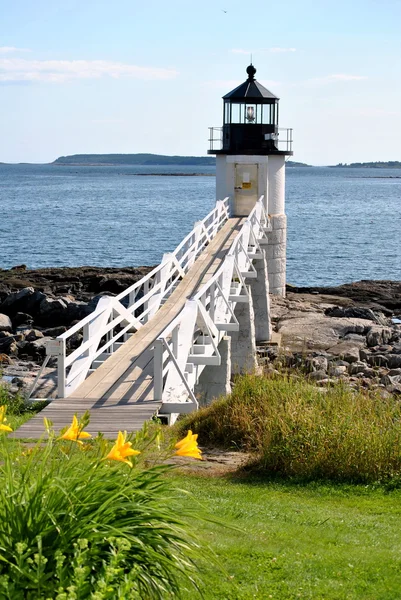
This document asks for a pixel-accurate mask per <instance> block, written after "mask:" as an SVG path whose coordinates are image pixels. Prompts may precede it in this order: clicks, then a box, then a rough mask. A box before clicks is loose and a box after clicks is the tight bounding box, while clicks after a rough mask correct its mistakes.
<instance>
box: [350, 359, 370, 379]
mask: <svg viewBox="0 0 401 600" xmlns="http://www.w3.org/2000/svg"><path fill="white" fill-rule="evenodd" d="M366 367H367V364H366V363H365V362H363V361H361V360H357V361H356V362H353V363H351V364H350V365H349V368H348V372H349V374H350V375H357V373H363V372H364V371H365V369H366Z"/></svg>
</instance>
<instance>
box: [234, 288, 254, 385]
mask: <svg viewBox="0 0 401 600" xmlns="http://www.w3.org/2000/svg"><path fill="white" fill-rule="evenodd" d="M248 292H249V302H239V303H238V304H237V306H236V307H235V316H236V317H237V319H238V322H239V331H233V332H232V333H231V334H230V337H231V371H232V373H234V374H239V373H241V374H243V373H250V372H254V371H255V370H256V369H257V366H258V363H257V358H256V338H255V316H254V312H253V302H252V294H251V291H250V288H249V286H248Z"/></svg>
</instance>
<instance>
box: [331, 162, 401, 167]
mask: <svg viewBox="0 0 401 600" xmlns="http://www.w3.org/2000/svg"><path fill="white" fill-rule="evenodd" d="M330 167H331V168H334V167H336V168H337V167H340V168H342V169H401V162H400V161H399V160H388V161H387V162H365V163H360V162H357V163H349V164H347V163H338V165H330Z"/></svg>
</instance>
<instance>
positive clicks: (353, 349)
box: [328, 341, 360, 363]
mask: <svg viewBox="0 0 401 600" xmlns="http://www.w3.org/2000/svg"><path fill="white" fill-rule="evenodd" d="M328 352H329V353H330V354H331V355H333V356H338V357H339V358H342V359H343V360H345V361H346V362H347V363H353V362H357V361H359V358H360V357H359V346H356V345H355V343H354V342H347V341H344V342H340V343H339V344H336V345H335V346H332V347H331V348H329V349H328Z"/></svg>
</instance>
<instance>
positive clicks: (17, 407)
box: [0, 373, 47, 430]
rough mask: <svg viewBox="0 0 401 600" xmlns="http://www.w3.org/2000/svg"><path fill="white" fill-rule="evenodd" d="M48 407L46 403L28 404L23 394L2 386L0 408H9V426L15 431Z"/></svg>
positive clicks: (0, 389) (0, 388)
mask: <svg viewBox="0 0 401 600" xmlns="http://www.w3.org/2000/svg"><path fill="white" fill-rule="evenodd" d="M0 375H1V373H0ZM46 405H47V402H46V401H39V402H27V401H26V400H25V398H24V397H23V396H22V395H21V394H19V393H18V394H14V393H12V392H10V391H9V389H8V387H7V386H3V385H0V406H6V407H7V414H6V417H7V424H8V425H9V426H10V427H12V429H14V430H15V429H17V428H18V427H20V426H21V425H22V424H23V423H25V422H26V421H28V420H29V419H30V418H31V417H33V416H34V415H35V414H36V413H37V412H39V411H40V410H42V408H44V407H45V406H46Z"/></svg>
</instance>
